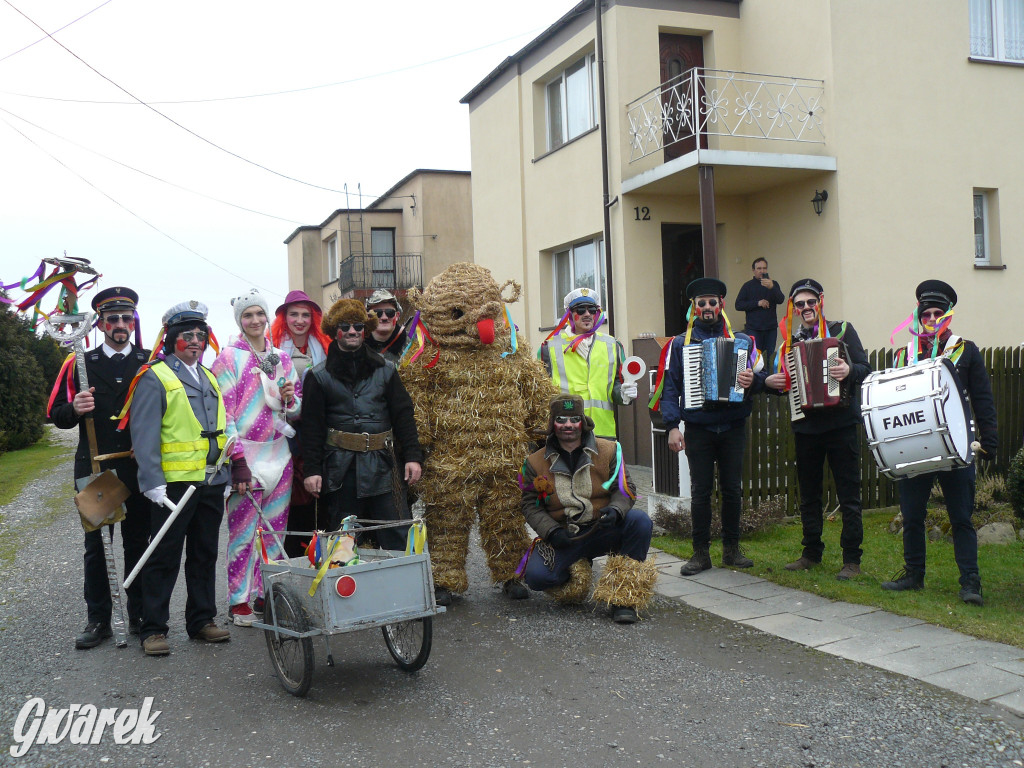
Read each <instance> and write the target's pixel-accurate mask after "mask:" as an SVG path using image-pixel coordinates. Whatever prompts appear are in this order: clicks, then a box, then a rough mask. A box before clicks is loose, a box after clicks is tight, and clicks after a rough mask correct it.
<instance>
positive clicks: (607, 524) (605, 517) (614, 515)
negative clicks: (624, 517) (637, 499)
mask: <svg viewBox="0 0 1024 768" xmlns="http://www.w3.org/2000/svg"><path fill="white" fill-rule="evenodd" d="M598 514H600V517H599V518H598V520H597V524H598V525H599V526H601V527H602V528H614V527H615V526H616V525H618V524H619V520H620V519H621V516H620V515H619V510H617V509H616V508H615V507H602V508H601V509H600V510H598Z"/></svg>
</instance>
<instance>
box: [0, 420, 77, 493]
mask: <svg viewBox="0 0 1024 768" xmlns="http://www.w3.org/2000/svg"><path fill="white" fill-rule="evenodd" d="M73 453H74V452H73V451H72V449H71V448H70V447H69V446H67V445H60V444H58V443H52V442H50V438H49V436H47V435H43V439H42V440H40V441H39V442H38V443H36V444H35V445H31V446H29V447H28V448H22V449H21V450H20V451H8V452H7V453H4V454H0V507H2V506H4V505H6V504H10V503H11V502H12V501H14V499H16V498H17V497H18V494H19V493H21V491H22V489H23V488H24V487H25V486H26V485H28V484H29V483H31V482H32V481H33V480H35V479H36V478H37V477H39V476H40V475H42V474H43V473H44V472H47V471H49V469H50V468H51V467H52V466H53V463H54V462H55V461H56V460H58V459H62V458H64V457H66V456H70V455H72V454H73Z"/></svg>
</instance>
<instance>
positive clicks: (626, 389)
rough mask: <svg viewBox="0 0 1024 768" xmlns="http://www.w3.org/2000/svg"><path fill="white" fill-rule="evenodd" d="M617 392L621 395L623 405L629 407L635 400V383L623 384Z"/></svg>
mask: <svg viewBox="0 0 1024 768" xmlns="http://www.w3.org/2000/svg"><path fill="white" fill-rule="evenodd" d="M619 392H620V394H621V395H622V400H623V404H624V405H629V404H630V403H631V402H633V401H634V400H635V399H636V382H635V381H631V382H628V383H624V384H623V385H622V388H621V389H620V390H619Z"/></svg>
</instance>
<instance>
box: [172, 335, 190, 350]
mask: <svg viewBox="0 0 1024 768" xmlns="http://www.w3.org/2000/svg"><path fill="white" fill-rule="evenodd" d="M187 347H188V342H187V341H185V340H184V339H183V338H181V337H180V336H179V337H178V338H177V339H175V340H174V351H175V352H184V351H185V349H186V348H187Z"/></svg>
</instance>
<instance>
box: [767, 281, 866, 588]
mask: <svg viewBox="0 0 1024 768" xmlns="http://www.w3.org/2000/svg"><path fill="white" fill-rule="evenodd" d="M824 300H825V292H824V290H823V289H822V287H821V283H819V282H818V281H817V280H812V279H811V278H809V277H807V278H804V279H803V280H798V281H797V282H796V283H794V284H793V287H792V288H791V289H790V291H789V304H790V306H789V307H787V312H786V318H787V320H791V319H798V322H794V323H793V328H792V339H791V343H795V342H801V341H807V340H810V339H816V338H821V337H825V336H829V337H831V338H835V339H839V340H840V341H841V342H842V344H844V345H845V347H846V357H847V360H848V361H849V362H847V360H843V359H840V360H838V361H837V362H836V364H835V365H833V366H832V367H831V368H830V369H829V372H828V375H829V376H830V377H831V378H832V379H834V380H835V381H838V382H841V383H843V386H844V387H847V388H848V392H849V404H848V405H845V406H842V405H838V406H835V407H832V408H816V409H814V410H809V411H805V415H804V418H802V419H800V420H798V421H794V422H793V437H794V439H795V441H796V473H797V481H798V482H799V484H800V523H801V525H802V526H803V541H802V544H803V552H802V553H801V554H800V557H798V558H797V559H796V560H794V561H793V562H791V563H787V564H786V566H785V567H786V570H787V571H806V570H809V569H811V568H814V567H815V566H817V565H819V564H820V563H821V556H822V554H824V552H825V544H824V543H823V542H822V539H821V533H822V523H823V520H822V516H823V512H822V500H821V494H822V481H823V480H824V476H825V460H826V459H827V460H828V466H829V469H831V470H832V478H833V479H834V480H835V482H836V495H837V496H838V497H839V507H840V509H841V510H842V513H843V532H842V534H840V536H839V546H840V547H842V550H843V567H842V569H841V570H840V571H839V573H838V574H837V575H836V578H837V579H839V580H840V581H846V580H847V579H852V578H854V577H856V576H860V558H861V554H862V553H863V550H862V549H861V544H862V543H863V541H864V525H863V522H862V520H861V497H860V426H859V425H860V423H861V421H860V383H861V382H862V381H863V380H864V377H865V376H867V375H868V374H869V373H870V372H871V365H870V363H868V356H867V353H866V352H865V351H864V346H863V345H862V344H861V342H860V337H859V336H857V331H855V330H854V329H853V326H852V325H851V324H850V323H840V322H829V321H827V320H826V319H825V315H824V312H823V305H824ZM784 348H785V347H784ZM768 353H769V354H770V353H771V350H768ZM784 368H785V360H780V364H779V365H778V366H777V369H778V370H783V371H784ZM764 383H765V387H766V388H768V390H769V391H774V392H776V393H778V394H781V393H782V392H783V391H785V390H786V389H787V384H789V385H791V386H795V383H792V382H789V381H787V375H786V373H785V372H782V373H773V374H772V375H771V376H769V377H768V378H767V379H765V382H764Z"/></svg>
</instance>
